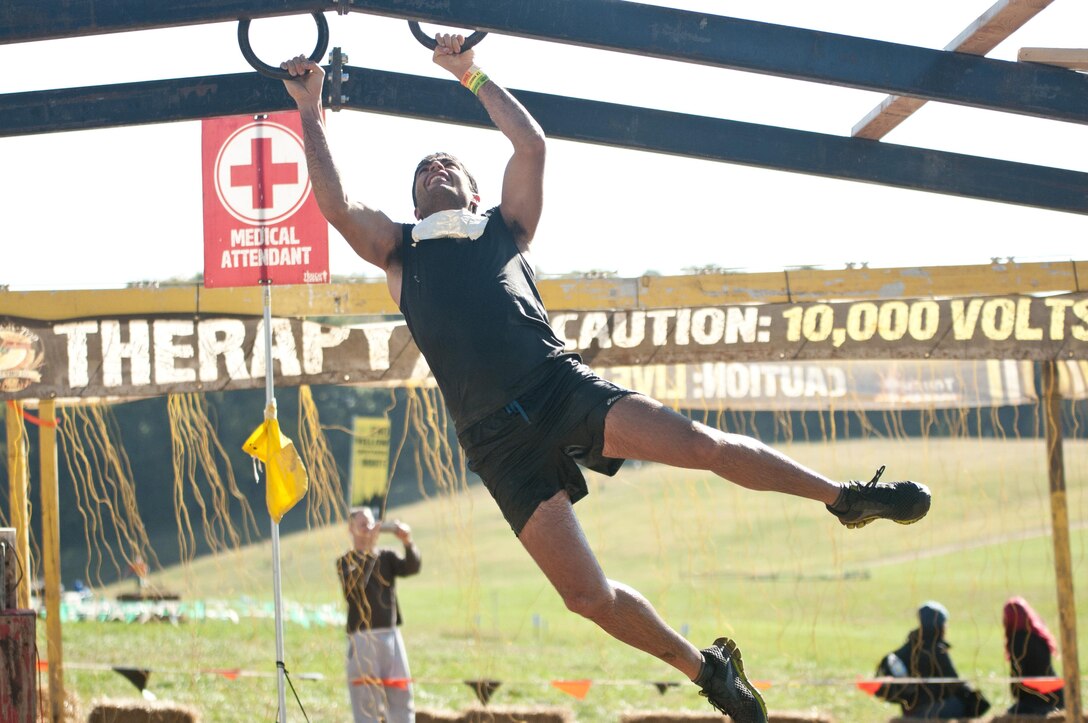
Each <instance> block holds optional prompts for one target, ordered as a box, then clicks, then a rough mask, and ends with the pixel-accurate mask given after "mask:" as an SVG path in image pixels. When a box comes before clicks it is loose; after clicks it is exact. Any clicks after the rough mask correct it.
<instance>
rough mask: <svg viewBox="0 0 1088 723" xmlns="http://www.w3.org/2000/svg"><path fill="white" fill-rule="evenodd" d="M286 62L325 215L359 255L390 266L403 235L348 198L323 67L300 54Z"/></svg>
mask: <svg viewBox="0 0 1088 723" xmlns="http://www.w3.org/2000/svg"><path fill="white" fill-rule="evenodd" d="M283 65H284V66H286V67H287V69H288V70H290V71H291V72H294V73H296V74H297V76H298V77H297V78H296V79H295V80H288V81H284V85H285V86H286V87H287V91H288V93H290V94H291V97H292V98H294V99H295V102H296V103H297V104H298V109H299V116H300V117H301V119H302V139H303V144H304V147H305V152H306V168H307V170H308V171H309V174H310V183H311V184H312V185H313V189H314V197H315V198H316V199H317V205H318V207H319V208H320V209H321V213H322V214H323V215H324V216H325V218H326V219H328V221H329V223H331V224H332V225H333V226H334V227H335V228H336V230H337V231H339V232H340V233H341V234H342V235H343V237H344V238H345V239H346V240H347V242H348V244H350V245H351V247H352V248H353V249H354V250H355V253H357V254H359V256H361V257H362V258H363V259H365V260H366V261H369V262H370V263H372V264H374V265H375V266H377V267H378V268H380V269H383V270H388V269H389V266H390V264H391V263H392V259H393V252H394V250H395V249H396V245H397V241H398V239H399V235H400V226H399V225H397V224H396V223H394V222H393V221H392V220H390V218H389V217H388V216H386V215H385V214H384V213H382V212H381V211H378V210H375V209H372V208H368V207H367V206H365V205H363V204H361V203H356V202H352V201H349V200H348V198H347V194H345V193H344V187H343V184H342V183H341V181H340V173H339V171H337V170H336V164H335V163H334V162H333V159H332V152H331V151H330V150H329V143H328V138H327V136H326V134H325V123H324V120H323V118H322V115H321V88H322V84H323V81H324V75H325V73H324V71H323V70H322V69H321V67H320V66H319V65H317V63H314V62H312V61H309V60H306V59H305V58H301V57H300V58H295V59H292V60H289V61H287V62H286V63H284V64H283Z"/></svg>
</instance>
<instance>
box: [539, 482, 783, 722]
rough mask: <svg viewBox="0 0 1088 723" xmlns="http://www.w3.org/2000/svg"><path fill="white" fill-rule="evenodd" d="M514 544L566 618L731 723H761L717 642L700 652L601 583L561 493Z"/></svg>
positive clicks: (750, 694) (755, 696) (762, 715)
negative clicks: (643, 660) (667, 671)
mask: <svg viewBox="0 0 1088 723" xmlns="http://www.w3.org/2000/svg"><path fill="white" fill-rule="evenodd" d="M518 539H519V540H521V544H522V545H524V547H525V549H526V550H527V551H528V552H529V555H531V556H532V558H533V560H534V561H535V562H536V564H537V566H538V567H540V569H541V571H542V572H543V573H544V575H545V576H546V577H547V578H548V580H549V581H550V582H551V584H552V586H553V587H554V588H555V589H556V591H557V592H558V593H559V595H560V597H562V598H563V603H564V604H565V605H566V606H567V608H568V609H569V610H571V611H572V612H576V613H578V614H579V615H582V616H583V617H586V618H588V619H590V620H592V621H593V622H594V623H596V624H597V625H598V626H600V627H601V629H603V630H604V631H605V632H606V633H608V634H609V635H611V636H612V637H614V638H616V639H617V640H619V641H620V642H623V643H626V644H627V645H630V646H631V647H634V648H637V649H639V650H641V651H643V652H646V653H649V654H650V655H653V656H654V657H656V658H659V659H660V660H663V661H664V662H666V663H668V664H669V665H671V666H673V667H674V668H676V669H677V670H679V671H680V672H681V673H683V674H684V675H686V676H688V678H690V679H691V680H692V681H693V682H695V683H696V684H697V685H699V686H700V687H701V688H702V689H703V694H704V695H706V696H707V697H708V699H709V700H710V702H711V703H712V704H713V705H714V707H716V708H718V710H720V711H722V712H723V713H728V714H729V715H730V716H731V717H732V719H733V720H734V721H735V723H766V720H767V712H766V706H765V705H764V704H763V699H762V698H761V697H760V696H759V693H758V691H756V689H755V688H754V687H753V686H752V685H751V684H750V683H749V682H748V680H747V678H745V677H744V670H743V667H742V666H741V662H740V651H739V650H736V646H735V644H733V643H732V641H729V640H725V639H719V640H718V641H716V643H715V645H714V646H713V647H712V648H708V649H707V650H706V651H702V652H700V651H699V649H698V648H696V647H695V646H694V645H692V644H691V643H690V642H688V641H687V640H686V639H685V638H684V637H683V636H681V635H680V634H679V633H677V632H676V631H675V630H673V629H672V628H670V627H669V626H668V625H667V624H666V623H665V621H664V620H662V619H661V617H660V616H659V615H658V614H657V611H656V610H654V608H653V606H652V605H651V604H650V602H649V601H648V600H647V599H646V598H644V597H643V596H642V594H641V593H639V592H638V591H637V590H635V589H634V588H631V587H628V586H627V585H624V584H622V583H619V582H615V581H614V580H609V579H608V578H606V577H605V576H604V572H603V571H602V570H601V566H600V564H599V563H598V562H597V558H596V556H595V555H594V554H593V551H592V550H591V549H590V547H589V543H588V542H587V541H586V538H585V535H584V534H583V532H582V527H581V525H579V524H578V519H577V518H576V517H575V516H574V509H573V507H572V506H571V502H570V498H569V497H568V496H567V493H566V492H565V491H560V492H558V493H556V494H555V495H554V496H553V497H551V499H548V500H545V501H544V502H542V503H540V505H539V506H538V507H537V508H536V510H535V511H534V512H533V514H532V516H531V517H530V518H529V521H528V522H527V523H525V526H524V527H523V528H522V530H521V533H520V534H519V535H518Z"/></svg>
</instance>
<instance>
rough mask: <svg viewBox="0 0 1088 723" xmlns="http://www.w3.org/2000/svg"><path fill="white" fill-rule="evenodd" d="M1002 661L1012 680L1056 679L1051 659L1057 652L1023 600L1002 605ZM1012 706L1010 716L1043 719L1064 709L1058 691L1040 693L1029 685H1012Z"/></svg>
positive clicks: (1060, 692)
mask: <svg viewBox="0 0 1088 723" xmlns="http://www.w3.org/2000/svg"><path fill="white" fill-rule="evenodd" d="M1002 617H1003V623H1004V626H1005V657H1006V658H1007V659H1008V661H1009V666H1010V668H1011V671H1012V674H1011V677H1013V678H1056V677H1057V674H1056V673H1055V672H1054V664H1053V663H1052V662H1051V658H1052V656H1053V655H1054V654H1055V653H1057V652H1058V645H1057V643H1056V642H1055V641H1054V636H1053V635H1051V634H1050V630H1048V629H1047V627H1046V624H1045V623H1044V622H1043V620H1042V618H1040V617H1039V614H1038V613H1037V612H1035V610H1034V609H1032V607H1031V605H1029V604H1028V601H1027V600H1025V599H1024V598H1022V597H1012V598H1009V601H1008V602H1007V603H1005V609H1004V612H1003V615H1002ZM1010 687H1011V689H1012V698H1013V704H1012V706H1011V707H1010V708H1009V713H1013V714H1018V715H1046V714H1047V713H1051V712H1053V711H1056V710H1061V709H1062V708H1063V707H1065V698H1064V696H1063V694H1062V691H1061V688H1058V689H1057V690H1050V691H1049V692H1043V691H1042V690H1039V689H1037V688H1036V687H1035V686H1032V685H1030V684H1029V685H1025V684H1024V683H1023V682H1015V683H1013V684H1012V685H1011V686H1010Z"/></svg>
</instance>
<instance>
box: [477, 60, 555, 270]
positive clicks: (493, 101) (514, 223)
mask: <svg viewBox="0 0 1088 723" xmlns="http://www.w3.org/2000/svg"><path fill="white" fill-rule="evenodd" d="M478 97H479V99H480V103H481V104H483V106H484V109H485V110H486V111H487V114H488V115H489V116H491V120H492V121H493V122H494V123H495V126H496V127H498V129H499V130H500V131H502V134H503V135H504V136H506V137H507V138H508V139H509V140H510V143H511V144H512V145H513V146H514V154H513V155H512V156H511V157H510V160H509V161H508V162H507V164H506V173H505V174H504V175H503V179H502V215H503V218H504V219H505V220H506V222H507V223H508V224H509V225H510V228H511V230H512V231H513V232H514V238H515V239H517V242H518V246H520V247H521V248H522V250H524V249H526V248H528V247H529V244H530V243H531V242H532V240H533V236H534V235H536V227H537V224H538V223H539V222H540V214H541V211H543V208H544V156H545V143H544V131H543V130H541V128H540V126H539V125H538V124H537V122H536V120H535V119H534V118H533V117H532V116H531V115H529V111H527V110H525V107H524V106H523V105H522V104H521V103H519V102H518V101H517V99H516V98H514V96H512V95H510V93H509V92H508V91H507V90H506V89H505V88H503V87H502V86H500V85H499V84H498V83H496V82H494V81H491V80H489V81H488V82H487V83H485V84H484V86H483V87H482V88H480V91H479V93H478Z"/></svg>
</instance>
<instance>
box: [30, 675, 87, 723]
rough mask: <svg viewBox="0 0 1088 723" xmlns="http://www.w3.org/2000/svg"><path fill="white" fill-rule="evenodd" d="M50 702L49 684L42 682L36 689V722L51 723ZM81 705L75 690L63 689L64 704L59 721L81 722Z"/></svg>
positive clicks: (82, 718)
mask: <svg viewBox="0 0 1088 723" xmlns="http://www.w3.org/2000/svg"><path fill="white" fill-rule="evenodd" d="M52 710H53V709H52V703H51V702H50V700H49V686H48V685H47V684H45V683H44V682H43V685H42V687H41V688H40V689H39V690H38V723H53V719H52V715H53V713H52ZM83 720H84V717H83V706H82V704H81V703H80V700H79V696H78V695H76V693H75V691H73V690H68V689H65V691H64V706H63V707H62V708H61V718H60V723H82V721H83Z"/></svg>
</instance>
